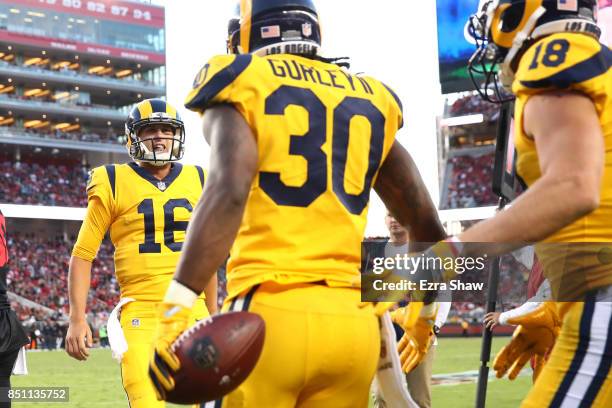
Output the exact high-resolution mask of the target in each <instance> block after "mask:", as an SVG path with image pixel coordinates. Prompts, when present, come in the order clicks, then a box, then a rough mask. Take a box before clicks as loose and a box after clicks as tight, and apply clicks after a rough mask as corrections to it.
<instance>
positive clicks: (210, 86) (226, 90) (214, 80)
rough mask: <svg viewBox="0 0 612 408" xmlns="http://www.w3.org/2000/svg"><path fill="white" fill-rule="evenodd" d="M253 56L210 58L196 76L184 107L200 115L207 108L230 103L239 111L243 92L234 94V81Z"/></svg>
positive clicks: (219, 56)
mask: <svg viewBox="0 0 612 408" xmlns="http://www.w3.org/2000/svg"><path fill="white" fill-rule="evenodd" d="M252 61H253V56H252V55H250V54H245V55H218V56H215V57H213V58H211V59H210V60H209V61H208V62H207V63H206V65H204V67H203V68H202V69H200V71H199V72H198V74H197V75H196V78H195V80H194V82H193V89H192V90H191V92H189V95H187V98H186V100H185V107H186V108H187V109H189V110H192V111H194V112H198V113H200V114H202V113H203V112H204V111H205V110H206V109H207V108H209V107H211V106H214V105H218V104H223V103H230V104H233V105H235V106H236V107H237V108H238V109H239V110H244V109H241V108H242V107H241V105H242V103H243V102H244V101H243V98H244V96H245V92H234V88H235V83H236V79H237V78H238V77H239V76H240V75H241V74H243V72H244V71H245V70H246V69H247V68H248V67H249V66H250V65H251V62H252Z"/></svg>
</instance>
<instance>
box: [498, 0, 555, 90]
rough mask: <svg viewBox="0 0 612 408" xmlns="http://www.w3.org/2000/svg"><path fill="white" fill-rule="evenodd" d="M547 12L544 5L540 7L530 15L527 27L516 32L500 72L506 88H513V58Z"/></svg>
mask: <svg viewBox="0 0 612 408" xmlns="http://www.w3.org/2000/svg"><path fill="white" fill-rule="evenodd" d="M544 13H546V9H545V8H544V7H542V6H540V7H538V8H537V9H536V11H534V12H533V14H532V15H531V16H529V20H527V23H526V24H525V27H523V29H522V30H521V31H519V32H518V34H516V36H515V37H514V41H512V47H511V48H510V49H509V50H508V54H506V58H504V61H503V62H502V63H501V72H500V74H499V79H500V81H501V83H502V85H503V86H504V88H506V89H508V90H511V89H512V82H513V81H514V70H513V69H512V67H511V64H512V60H513V59H514V57H516V54H517V53H518V52H519V50H520V49H521V48H522V47H523V43H525V41H526V40H527V39H528V38H529V37H530V35H531V31H532V30H533V28H534V27H535V25H536V23H537V22H538V20H539V19H540V17H542V16H543V15H544Z"/></svg>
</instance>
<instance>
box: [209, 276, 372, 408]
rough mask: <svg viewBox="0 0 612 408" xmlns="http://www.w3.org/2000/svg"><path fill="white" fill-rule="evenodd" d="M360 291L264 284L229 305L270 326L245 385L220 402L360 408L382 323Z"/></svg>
mask: <svg viewBox="0 0 612 408" xmlns="http://www.w3.org/2000/svg"><path fill="white" fill-rule="evenodd" d="M359 302H360V291H359V290H356V289H350V288H330V287H328V286H326V285H322V284H321V285H319V284H292V285H279V284H277V283H273V282H268V283H263V284H261V285H260V286H258V287H254V288H252V289H251V290H250V291H249V292H248V293H247V294H246V295H244V296H242V297H238V298H235V299H233V300H232V301H230V302H226V304H225V305H224V307H223V310H224V311H228V310H232V311H238V310H248V311H250V312H253V313H257V314H259V315H260V316H261V317H262V318H263V319H264V321H265V323H266V338H265V342H264V346H263V351H262V354H261V357H260V359H259V361H258V363H257V365H256V366H255V369H254V370H253V372H252V373H251V375H250V376H249V377H248V378H247V380H246V381H245V382H244V383H243V384H242V385H240V387H238V388H237V389H236V390H235V391H233V392H232V393H230V394H228V395H227V396H225V397H224V398H223V399H222V400H220V401H216V403H215V405H214V406H215V407H223V408H238V407H239V408H263V407H266V408H268V407H274V408H289V407H300V408H314V407H317V408H325V407H330V408H343V407H346V408H360V407H367V406H368V399H369V389H370V383H371V382H372V378H373V377H374V373H375V371H376V366H377V363H378V358H379V351H380V331H379V326H378V319H377V318H376V316H375V315H374V314H373V311H372V308H371V307H366V308H359V307H358V304H359Z"/></svg>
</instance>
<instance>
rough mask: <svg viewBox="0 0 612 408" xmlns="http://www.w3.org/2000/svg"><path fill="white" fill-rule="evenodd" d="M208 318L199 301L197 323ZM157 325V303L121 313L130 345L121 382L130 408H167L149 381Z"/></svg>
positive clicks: (136, 305)
mask: <svg viewBox="0 0 612 408" xmlns="http://www.w3.org/2000/svg"><path fill="white" fill-rule="evenodd" d="M208 315H209V314H208V310H207V309H206V304H205V303H204V300H203V299H198V300H197V301H196V305H195V306H194V309H193V316H192V318H193V323H195V321H196V320H200V319H203V318H205V317H207V316H208ZM157 321H158V320H157V303H155V302H141V301H136V302H131V303H128V304H126V305H125V306H123V308H122V309H121V328H122V329H123V334H124V335H125V340H126V341H127V344H128V350H127V352H126V353H125V354H124V355H123V359H122V361H121V379H122V381H123V388H124V389H125V392H126V394H127V396H128V400H129V405H130V408H163V407H165V406H166V404H165V402H164V401H158V400H157V398H156V396H155V389H154V388H153V383H151V380H150V379H149V361H150V359H151V352H152V350H153V336H154V335H155V331H156V330H157Z"/></svg>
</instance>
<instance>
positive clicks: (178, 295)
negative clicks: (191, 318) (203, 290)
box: [164, 279, 198, 309]
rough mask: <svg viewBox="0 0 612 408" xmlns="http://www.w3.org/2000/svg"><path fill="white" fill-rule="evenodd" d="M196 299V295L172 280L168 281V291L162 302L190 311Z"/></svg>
mask: <svg viewBox="0 0 612 408" xmlns="http://www.w3.org/2000/svg"><path fill="white" fill-rule="evenodd" d="M197 298H198V294H197V293H195V292H194V291H193V290H191V289H189V288H188V287H187V286H185V285H183V284H182V283H180V282H177V281H175V280H174V279H172V281H170V285H169V286H168V290H167V291H166V296H165V297H164V302H166V303H171V304H175V305H180V306H183V307H186V308H188V309H191V308H192V307H193V304H194V303H195V301H196V299H197Z"/></svg>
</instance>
